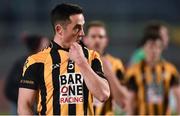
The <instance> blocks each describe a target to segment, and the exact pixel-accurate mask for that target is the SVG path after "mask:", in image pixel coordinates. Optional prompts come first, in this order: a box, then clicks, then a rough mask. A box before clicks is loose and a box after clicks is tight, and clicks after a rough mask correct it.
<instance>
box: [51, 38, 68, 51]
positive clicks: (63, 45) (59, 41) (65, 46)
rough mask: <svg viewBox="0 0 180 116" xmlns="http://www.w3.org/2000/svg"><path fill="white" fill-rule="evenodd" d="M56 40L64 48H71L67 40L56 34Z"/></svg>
mask: <svg viewBox="0 0 180 116" xmlns="http://www.w3.org/2000/svg"><path fill="white" fill-rule="evenodd" d="M53 41H54V42H56V43H57V44H58V45H59V46H61V47H62V48H66V49H68V48H69V44H66V43H65V42H63V41H62V39H61V38H59V37H57V36H56V35H55V36H54V40H53Z"/></svg>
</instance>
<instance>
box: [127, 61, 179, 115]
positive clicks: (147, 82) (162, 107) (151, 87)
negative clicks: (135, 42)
mask: <svg viewBox="0 0 180 116" xmlns="http://www.w3.org/2000/svg"><path fill="white" fill-rule="evenodd" d="M125 80H126V81H125V82H126V84H127V87H128V89H129V90H131V91H133V92H134V93H135V100H134V103H132V104H135V108H134V114H138V115H139V114H148V115H165V114H169V113H170V112H168V111H169V110H168V109H169V100H168V98H169V92H170V89H171V88H172V87H175V86H178V85H179V74H178V72H177V70H176V68H175V67H174V66H173V65H172V64H171V63H169V62H167V61H165V60H160V61H159V62H157V63H156V64H155V66H154V67H150V66H149V65H148V64H147V63H145V61H141V62H140V63H138V64H135V65H133V66H132V67H130V68H129V69H128V70H127V72H126V76H125Z"/></svg>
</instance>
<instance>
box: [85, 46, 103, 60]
mask: <svg viewBox="0 0 180 116" xmlns="http://www.w3.org/2000/svg"><path fill="white" fill-rule="evenodd" d="M85 49H87V50H88V52H89V56H90V58H96V57H100V54H99V53H98V52H97V51H95V50H91V49H88V48H85Z"/></svg>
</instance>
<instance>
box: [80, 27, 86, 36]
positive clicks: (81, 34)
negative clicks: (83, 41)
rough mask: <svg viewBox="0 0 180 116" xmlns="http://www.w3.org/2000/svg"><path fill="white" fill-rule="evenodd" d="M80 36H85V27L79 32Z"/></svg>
mask: <svg viewBox="0 0 180 116" xmlns="http://www.w3.org/2000/svg"><path fill="white" fill-rule="evenodd" d="M79 36H81V37H83V36H85V33H84V30H83V29H82V30H81V31H80V32H79Z"/></svg>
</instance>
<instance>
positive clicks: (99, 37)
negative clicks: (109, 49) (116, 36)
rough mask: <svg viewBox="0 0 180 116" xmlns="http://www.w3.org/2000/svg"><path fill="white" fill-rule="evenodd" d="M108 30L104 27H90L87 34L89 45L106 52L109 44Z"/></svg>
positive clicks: (91, 47) (100, 51)
mask: <svg viewBox="0 0 180 116" xmlns="http://www.w3.org/2000/svg"><path fill="white" fill-rule="evenodd" d="M107 41H108V40H107V36H106V30H105V29H104V28H103V27H98V26H97V27H96V26H94V27H90V28H89V31H88V34H87V46H88V47H89V48H90V49H93V50H96V51H98V52H99V53H102V52H104V50H105V48H106V46H107Z"/></svg>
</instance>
